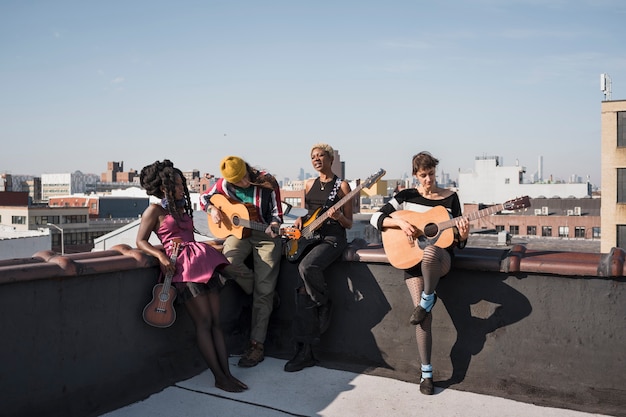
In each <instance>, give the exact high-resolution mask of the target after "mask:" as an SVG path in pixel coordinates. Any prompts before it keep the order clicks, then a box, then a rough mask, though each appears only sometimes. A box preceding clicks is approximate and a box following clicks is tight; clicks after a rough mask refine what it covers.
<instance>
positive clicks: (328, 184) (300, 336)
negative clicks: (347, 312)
mask: <svg viewBox="0 0 626 417" xmlns="http://www.w3.org/2000/svg"><path fill="white" fill-rule="evenodd" d="M334 155H335V151H334V150H333V148H332V147H331V146H330V145H328V144H325V143H320V144H316V145H314V146H313V147H312V148H311V163H312V164H313V168H314V169H315V170H316V171H317V172H318V173H319V177H317V178H311V179H309V180H307V182H306V184H305V207H306V208H307V209H308V214H307V215H306V216H304V218H303V217H299V218H298V219H296V220H295V222H294V227H295V228H297V229H302V228H303V227H306V226H307V225H309V224H310V222H311V221H314V220H315V219H316V218H317V217H318V216H319V215H320V214H322V213H328V218H327V220H325V221H324V223H323V224H322V225H321V226H320V227H319V229H318V231H317V234H318V235H319V238H320V239H319V240H318V241H317V243H316V244H315V245H314V246H313V247H312V248H310V250H309V251H308V252H306V253H305V254H304V256H303V257H302V258H301V259H300V260H299V262H300V263H299V265H298V272H299V279H298V285H297V288H296V314H295V316H294V320H293V332H294V339H295V341H296V343H297V349H296V354H295V356H294V357H293V358H292V359H291V360H290V361H288V362H287V363H286V364H285V371H286V372H296V371H300V370H302V369H304V368H306V367H310V366H314V365H315V363H316V360H315V357H314V356H313V351H312V349H311V345H314V344H317V343H319V341H320V335H321V334H322V333H324V332H325V331H326V330H327V329H328V326H329V325H330V316H331V314H330V313H331V301H330V299H329V298H328V292H327V287H326V280H325V278H324V271H325V269H326V268H327V267H329V266H330V265H331V264H332V263H333V262H334V261H335V260H337V259H338V258H339V257H340V256H341V254H342V253H343V251H344V249H345V248H346V246H347V245H348V242H347V238H346V229H350V228H351V227H352V203H351V202H350V203H348V204H344V205H342V206H341V207H336V206H335V203H337V202H338V201H339V200H340V199H341V198H342V197H344V196H345V195H347V194H348V193H349V192H350V191H351V189H350V184H348V183H347V182H346V181H344V180H342V179H340V178H338V177H337V175H335V174H334V173H333V171H332V163H333V159H334Z"/></svg>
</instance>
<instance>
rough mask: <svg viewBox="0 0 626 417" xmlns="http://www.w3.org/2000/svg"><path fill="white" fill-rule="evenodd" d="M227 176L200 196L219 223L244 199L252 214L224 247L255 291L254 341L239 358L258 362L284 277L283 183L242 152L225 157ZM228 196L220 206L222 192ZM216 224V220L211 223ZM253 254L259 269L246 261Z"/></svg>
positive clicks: (240, 279)
mask: <svg viewBox="0 0 626 417" xmlns="http://www.w3.org/2000/svg"><path fill="white" fill-rule="evenodd" d="M220 172H221V173H222V178H219V179H218V180H217V181H216V183H215V184H214V185H213V187H211V189H209V190H208V191H207V192H206V193H204V194H202V195H201V196H200V206H201V207H202V209H203V210H204V211H206V212H207V214H208V215H209V217H210V219H209V222H213V224H215V225H220V224H221V223H222V222H223V221H227V220H228V213H227V210H228V207H229V202H230V203H232V204H235V205H239V204H244V205H245V206H246V207H247V208H248V211H249V213H248V215H249V219H246V220H248V223H246V226H247V227H245V231H243V230H239V231H235V232H233V233H232V234H230V235H229V236H228V237H226V239H225V241H224V249H223V253H224V255H225V256H226V258H227V259H228V260H229V261H230V263H231V264H232V265H234V266H235V267H236V268H237V269H238V270H240V271H241V272H242V273H241V274H239V275H238V276H237V277H236V278H235V281H236V282H237V283H238V284H239V286H240V287H241V288H242V289H243V290H244V291H245V292H246V294H252V325H251V329H250V344H249V346H248V348H247V349H246V351H245V352H244V354H243V356H242V357H241V359H240V360H239V366H241V367H252V366H255V365H257V364H258V363H259V362H261V361H263V359H264V348H263V343H265V337H266V335H267V327H268V324H269V319H270V315H271V314H272V309H273V303H274V290H275V288H276V281H277V280H278V272H279V267H280V259H281V241H280V238H279V235H278V232H279V229H280V225H281V224H282V222H283V212H282V205H281V203H280V188H279V186H278V183H277V182H276V179H275V178H274V177H273V176H272V175H270V174H268V173H266V172H262V171H259V170H257V169H255V168H252V167H250V165H248V164H247V163H246V162H245V161H244V160H243V159H241V158H240V157H238V156H227V157H225V158H224V159H222V161H221V162H220ZM218 194H219V195H221V196H225V197H226V198H227V199H228V200H224V199H221V200H220V201H225V202H224V206H222V207H217V206H216V205H215V204H214V202H215V201H217V198H213V199H212V197H213V196H216V195H218ZM209 224H210V223H209ZM250 254H252V260H253V270H250V269H249V268H248V267H247V266H246V265H245V260H246V258H248V256H249V255H250Z"/></svg>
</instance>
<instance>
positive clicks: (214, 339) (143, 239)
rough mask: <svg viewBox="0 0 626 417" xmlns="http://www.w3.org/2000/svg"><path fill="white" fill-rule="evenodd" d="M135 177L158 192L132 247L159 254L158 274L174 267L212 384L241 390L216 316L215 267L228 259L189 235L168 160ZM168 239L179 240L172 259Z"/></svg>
mask: <svg viewBox="0 0 626 417" xmlns="http://www.w3.org/2000/svg"><path fill="white" fill-rule="evenodd" d="M139 178H140V181H141V186H142V187H143V188H144V189H145V190H146V192H147V193H148V195H153V196H155V197H158V198H160V199H161V203H160V204H150V206H149V207H148V208H146V210H145V211H144V212H143V215H142V217H141V224H140V225H139V231H138V232H137V247H138V248H139V249H141V250H142V251H144V252H146V253H148V254H150V255H152V256H154V257H155V258H157V259H158V260H159V263H160V266H161V271H162V272H163V274H167V273H168V272H171V273H173V276H172V285H173V286H174V287H175V288H176V289H177V292H178V300H179V301H180V302H182V303H184V305H185V307H186V309H187V311H188V313H189V315H190V316H191V318H192V320H193V322H194V324H195V327H196V337H197V341H198V347H199V348H200V352H201V353H202V356H203V357H204V359H205V360H206V361H207V364H208V366H209V368H210V369H211V372H212V373H213V376H214V377H215V386H216V387H217V388H220V389H222V390H224V391H229V392H241V391H243V390H245V389H247V388H248V387H247V386H246V384H244V383H243V382H241V381H239V380H238V379H237V378H235V377H234V376H233V375H232V374H231V373H230V369H229V365H228V351H227V349H226V342H225V340H224V334H223V333H222V329H221V327H220V321H219V310H220V304H219V287H220V282H219V277H218V271H220V270H221V269H222V268H223V267H225V266H227V265H229V262H228V261H227V260H226V258H225V257H224V255H222V253H221V252H219V251H217V250H216V249H215V248H213V247H212V246H211V245H208V244H205V243H201V242H196V241H195V240H194V227H193V217H192V216H193V214H192V209H191V201H190V199H189V189H188V188H187V182H186V181H185V177H184V176H183V174H182V172H181V171H180V170H179V169H178V168H175V167H174V164H173V163H172V162H171V161H169V160H167V159H165V160H163V161H162V162H161V161H156V162H154V163H153V164H150V165H147V166H145V167H144V168H143V169H142V170H141V174H140V177H139ZM152 232H154V233H155V234H156V235H157V236H158V237H159V240H160V241H161V243H162V244H163V247H164V249H165V252H163V251H162V250H160V249H157V248H155V247H154V246H152V245H151V244H150V242H149V241H148V240H149V238H150V235H151V234H152ZM172 239H180V240H181V241H182V242H183V243H182V244H181V245H180V250H179V253H178V256H177V258H176V262H175V263H172V262H171V261H170V255H171V253H172V245H171V240H172Z"/></svg>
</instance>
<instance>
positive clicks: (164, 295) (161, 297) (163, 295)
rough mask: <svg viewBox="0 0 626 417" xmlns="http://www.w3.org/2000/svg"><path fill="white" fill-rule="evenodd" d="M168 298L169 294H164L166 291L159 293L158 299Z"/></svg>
mask: <svg viewBox="0 0 626 417" xmlns="http://www.w3.org/2000/svg"><path fill="white" fill-rule="evenodd" d="M169 298H170V295H169V294H166V293H161V294H159V300H161V301H167V300H168V299H169Z"/></svg>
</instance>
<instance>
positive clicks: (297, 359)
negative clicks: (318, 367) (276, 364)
mask: <svg viewBox="0 0 626 417" xmlns="http://www.w3.org/2000/svg"><path fill="white" fill-rule="evenodd" d="M316 363H317V361H316V360H315V358H314V357H313V350H312V349H311V345H309V344H308V343H298V348H297V351H296V355H295V356H294V357H293V359H291V360H290V361H289V362H287V363H286V364H285V372H298V371H301V370H303V369H304V368H308V367H311V366H315V364H316Z"/></svg>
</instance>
